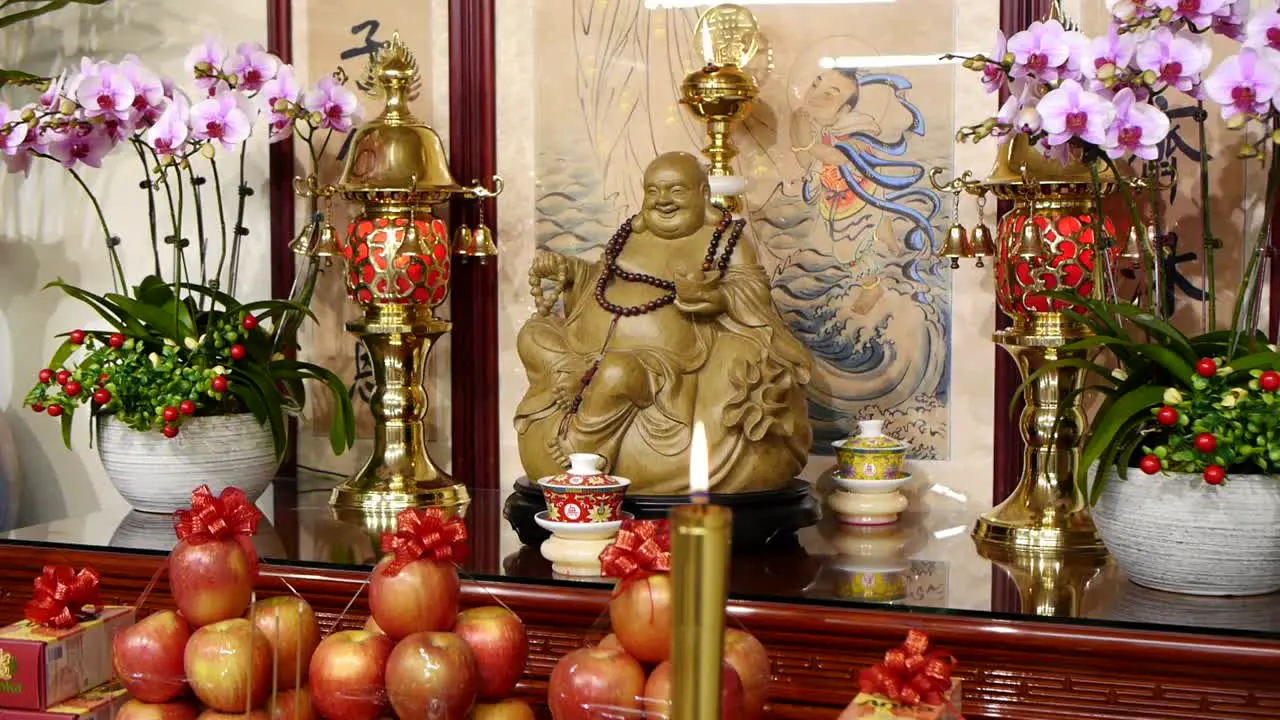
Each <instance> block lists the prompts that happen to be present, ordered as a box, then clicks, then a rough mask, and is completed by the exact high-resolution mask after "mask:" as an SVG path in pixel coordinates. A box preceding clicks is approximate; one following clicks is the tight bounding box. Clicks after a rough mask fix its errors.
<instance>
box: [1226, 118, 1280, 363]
mask: <svg viewBox="0 0 1280 720" xmlns="http://www.w3.org/2000/svg"><path fill="white" fill-rule="evenodd" d="M1273 124H1274V123H1273ZM1267 162H1268V163H1270V164H1269V165H1268V166H1267V190H1266V194H1265V195H1263V203H1264V206H1265V207H1264V210H1263V213H1262V227H1261V228H1259V230H1258V240H1257V242H1256V243H1255V244H1254V248H1253V252H1252V253H1251V254H1250V257H1249V265H1248V266H1247V267H1246V268H1245V271H1244V279H1245V282H1244V289H1243V291H1242V292H1241V293H1240V294H1239V295H1238V296H1237V297H1236V301H1235V306H1234V307H1233V308H1232V310H1231V330H1232V335H1231V348H1230V354H1229V355H1228V357H1230V356H1231V355H1234V354H1235V351H1236V348H1237V347H1239V346H1240V336H1241V335H1242V334H1243V332H1244V326H1243V325H1242V324H1241V322H1242V315H1241V314H1242V312H1243V311H1244V308H1245V303H1246V301H1247V302H1248V303H1249V313H1250V316H1252V314H1253V305H1254V303H1256V302H1257V301H1258V293H1259V292H1260V291H1261V287H1260V286H1261V283H1258V282H1254V275H1256V274H1257V271H1258V264H1259V263H1260V262H1261V261H1262V255H1263V252H1264V251H1265V249H1266V247H1267V241H1268V240H1269V236H1270V229H1271V220H1272V218H1273V217H1274V215H1275V208H1276V204H1275V199H1276V192H1277V190H1280V162H1277V161H1276V154H1275V152H1274V151H1269V152H1268V155H1267Z"/></svg>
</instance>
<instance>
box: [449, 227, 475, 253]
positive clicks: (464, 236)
mask: <svg viewBox="0 0 1280 720" xmlns="http://www.w3.org/2000/svg"><path fill="white" fill-rule="evenodd" d="M475 248H476V236H475V233H473V232H471V228H470V227H467V226H466V225H459V226H458V229H457V230H455V231H454V232H453V254H454V255H461V256H463V257H471V255H472V254H473V253H474V252H475Z"/></svg>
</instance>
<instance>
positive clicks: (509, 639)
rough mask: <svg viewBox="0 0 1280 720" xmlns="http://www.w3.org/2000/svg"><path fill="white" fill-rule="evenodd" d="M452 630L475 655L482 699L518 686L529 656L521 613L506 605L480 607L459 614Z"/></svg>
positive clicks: (498, 696)
mask: <svg viewBox="0 0 1280 720" xmlns="http://www.w3.org/2000/svg"><path fill="white" fill-rule="evenodd" d="M453 632H454V633H456V634H457V635H458V637H461V638H462V639H463V640H464V641H466V643H467V646H468V647H470V648H471V654H472V655H474V656H475V662H476V671H477V672H478V679H479V688H478V690H479V697H480V699H481V700H489V701H492V700H501V699H503V698H505V697H507V696H508V695H510V694H511V692H512V691H513V690H515V689H516V683H518V682H520V677H521V676H522V675H524V663H525V660H527V659H528V657H529V636H528V634H527V633H526V632H525V629H524V623H523V622H521V620H520V616H518V615H516V614H515V613H513V612H511V611H510V610H508V609H507V608H504V607H497V606H494V607H478V608H471V609H470V610H464V611H463V612H462V613H461V614H459V615H458V622H457V623H455V624H454V626H453Z"/></svg>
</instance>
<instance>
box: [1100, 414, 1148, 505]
mask: <svg viewBox="0 0 1280 720" xmlns="http://www.w3.org/2000/svg"><path fill="white" fill-rule="evenodd" d="M1146 423H1147V419H1146V418H1145V417H1143V416H1142V415H1138V416H1137V417H1134V418H1132V419H1130V420H1129V421H1128V422H1126V423H1125V424H1124V426H1123V427H1121V428H1120V431H1119V432H1117V433H1116V434H1115V439H1114V440H1113V442H1111V443H1110V444H1109V445H1108V446H1107V447H1106V448H1105V450H1104V451H1103V453H1102V456H1101V457H1099V458H1098V469H1097V471H1096V472H1094V475H1093V482H1092V483H1089V484H1087V486H1086V487H1085V488H1084V491H1085V492H1084V495H1085V497H1086V498H1088V500H1089V504H1090V505H1097V504H1098V500H1099V499H1101V498H1102V492H1103V491H1104V490H1105V489H1106V487H1107V478H1108V477H1109V473H1110V472H1111V469H1112V468H1117V469H1118V468H1119V464H1120V463H1121V462H1127V461H1128V459H1129V456H1130V455H1132V454H1133V450H1134V448H1136V447H1137V445H1138V443H1139V442H1141V441H1142V434H1141V432H1138V431H1139V430H1141V428H1142V427H1143V426H1144V425H1145V424H1146ZM1135 435H1136V436H1137V440H1136V441H1135V440H1134V439H1133V437H1134V436H1135ZM1088 467H1089V466H1088V465H1085V468H1088Z"/></svg>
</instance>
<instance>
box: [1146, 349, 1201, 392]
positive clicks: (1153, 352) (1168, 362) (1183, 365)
mask: <svg viewBox="0 0 1280 720" xmlns="http://www.w3.org/2000/svg"><path fill="white" fill-rule="evenodd" d="M1134 350H1135V351H1136V352H1137V354H1138V355H1140V356H1142V357H1144V358H1148V359H1150V360H1151V361H1153V362H1155V363H1156V364H1158V365H1160V366H1161V367H1163V368H1164V369H1165V370H1166V371H1168V373H1169V374H1170V375H1172V376H1174V377H1175V378H1177V379H1178V380H1179V381H1180V382H1181V383H1183V384H1185V383H1187V382H1189V381H1190V380H1191V376H1192V375H1195V372H1196V371H1195V368H1193V367H1191V363H1189V362H1187V361H1186V360H1184V359H1182V356H1180V355H1178V354H1177V353H1175V352H1173V351H1172V350H1170V349H1169V348H1167V347H1164V346H1161V345H1136V346H1134Z"/></svg>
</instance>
